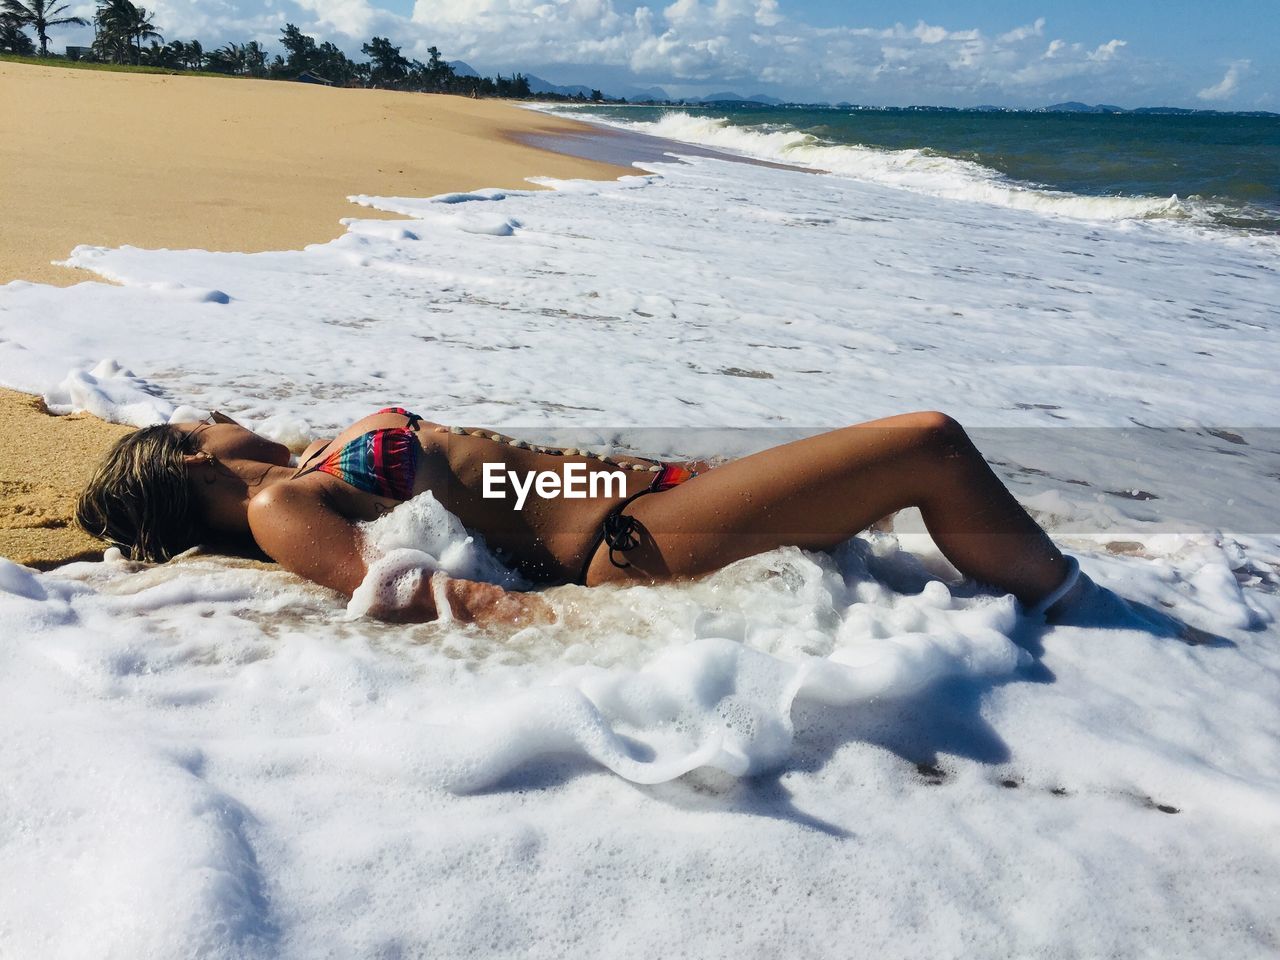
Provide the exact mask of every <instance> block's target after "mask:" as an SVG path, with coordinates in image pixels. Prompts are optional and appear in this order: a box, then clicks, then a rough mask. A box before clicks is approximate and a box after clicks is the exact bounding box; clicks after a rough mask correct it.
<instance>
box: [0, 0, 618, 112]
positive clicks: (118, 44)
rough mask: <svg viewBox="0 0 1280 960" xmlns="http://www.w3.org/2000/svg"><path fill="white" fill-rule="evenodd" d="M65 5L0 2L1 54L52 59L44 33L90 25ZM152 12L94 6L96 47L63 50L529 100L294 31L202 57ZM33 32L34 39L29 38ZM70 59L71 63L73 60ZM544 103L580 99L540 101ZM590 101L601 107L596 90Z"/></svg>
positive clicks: (388, 50) (378, 49) (442, 70)
mask: <svg viewBox="0 0 1280 960" xmlns="http://www.w3.org/2000/svg"><path fill="white" fill-rule="evenodd" d="M69 10H70V4H69V3H66V2H62V0H0V53H10V54H17V55H19V56H36V55H37V45H36V41H38V43H39V50H38V55H39V56H41V57H46V58H47V57H49V56H50V54H49V31H50V30H55V29H58V28H62V27H69V26H82V27H84V26H90V23H91V21H89V20H87V19H85V18H84V17H80V16H72V15H71V14H70V13H69ZM154 16H155V13H154V11H149V10H147V9H146V8H145V7H141V6H137V5H135V4H134V3H132V2H131V0H99V3H98V8H97V10H96V12H95V14H94V17H93V20H92V26H93V28H94V39H93V44H92V45H91V46H90V47H88V48H76V47H72V48H68V51H69V54H68V55H69V56H71V58H72V59H81V60H88V61H93V62H98V63H111V64H131V65H134V66H148V67H159V68H161V69H169V70H199V71H207V72H211V73H224V74H229V75H234V76H242V77H259V78H263V79H271V80H298V79H304V80H312V81H321V82H324V83H330V84H333V85H335V86H343V87H378V88H382V89H392V90H413V91H422V92H429V93H459V94H464V95H470V96H499V97H525V98H527V97H531V96H533V93H532V91H531V90H530V89H529V80H528V78H527V77H525V76H524V75H523V74H520V73H513V74H512V75H511V76H510V77H504V76H502V75H501V74H498V76H497V77H496V78H490V77H478V76H469V75H463V74H459V73H457V72H456V71H455V70H454V68H453V67H452V66H450V65H449V64H448V63H446V62H445V61H444V60H443V59H442V58H441V54H440V51H439V50H438V49H436V48H435V47H434V46H433V47H429V48H428V49H427V54H428V57H427V62H426V63H423V62H422V61H420V60H414V59H410V58H408V57H405V56H404V55H403V54H402V53H401V48H400V47H398V46H396V45H395V44H393V43H392V42H391V40H390V39H388V38H387V37H373V38H372V39H370V40H369V42H368V43H365V44H363V45H362V46H361V48H360V49H361V52H362V53H363V54H364V55H365V56H366V57H368V58H369V59H368V60H367V61H363V62H362V61H356V60H352V59H351V58H350V57H348V56H347V55H346V53H345V52H343V50H341V49H340V48H339V47H338V46H337V45H336V44H334V43H332V42H330V41H328V40H325V41H323V42H321V43H317V42H316V39H315V38H314V37H311V36H308V35H307V34H305V33H303V32H302V31H301V30H299V29H298V27H297V26H295V25H294V24H292V23H288V24H285V26H284V28H283V29H282V30H281V31H280V34H281V36H280V44H281V46H283V47H284V54H283V55H282V54H276V55H275V56H274V57H273V56H271V55H270V54H269V53H268V51H267V49H266V48H265V47H264V46H263V45H262V44H261V43H259V42H258V41H257V40H250V41H249V42H248V43H227V44H224V45H223V46H221V47H216V48H214V49H211V50H206V49H205V48H204V47H203V46H202V45H201V43H200V41H199V40H190V41H185V42H184V41H182V40H171V41H169V42H167V43H166V42H165V38H164V37H163V36H162V35H161V34H160V31H159V29H158V28H157V26H156V24H155V23H154V22H153V17H154ZM28 30H30V31H31V32H32V33H34V34H35V39H34V40H33V39H32V37H31V36H30V35H29V34H28V33H27V31H28ZM71 51H74V52H75V55H72V54H71ZM539 96H541V97H545V98H548V99H557V100H568V99H584V98H572V97H565V96H563V95H559V94H540V95H539ZM591 99H592V100H596V101H599V100H603V99H605V98H604V97H603V95H602V94H601V93H600V91H599V90H593V91H592V94H591Z"/></svg>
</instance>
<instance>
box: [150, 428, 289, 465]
mask: <svg viewBox="0 0 1280 960" xmlns="http://www.w3.org/2000/svg"><path fill="white" fill-rule="evenodd" d="M173 426H174V428H175V429H177V430H180V431H181V432H183V433H184V434H187V435H188V437H189V438H190V440H191V443H192V447H191V452H192V453H197V452H202V453H209V454H212V455H213V456H214V457H215V458H216V459H218V460H220V461H222V462H223V463H231V462H232V461H236V460H249V461H253V462H255V463H269V464H272V465H274V466H280V467H287V466H289V457H290V455H289V448H288V447H286V446H285V445H284V444H282V443H276V442H275V441H273V440H268V439H267V438H266V437H260V436H258V434H256V433H254V432H253V431H252V430H248V429H246V428H245V427H242V426H240V424H238V423H235V422H234V421H230V420H227V419H226V418H222V419H221V420H219V422H216V423H208V422H204V421H201V422H198V423H175V424H174V425H173Z"/></svg>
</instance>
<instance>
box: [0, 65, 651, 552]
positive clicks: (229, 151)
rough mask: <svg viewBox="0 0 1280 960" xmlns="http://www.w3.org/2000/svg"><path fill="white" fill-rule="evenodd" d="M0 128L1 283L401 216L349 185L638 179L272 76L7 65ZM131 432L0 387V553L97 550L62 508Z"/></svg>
mask: <svg viewBox="0 0 1280 960" xmlns="http://www.w3.org/2000/svg"><path fill="white" fill-rule="evenodd" d="M0 125H2V126H3V128H4V129H5V130H6V131H8V135H7V136H5V137H3V138H0V171H4V179H5V180H6V182H7V183H6V187H5V189H4V190H0V224H3V229H0V284H3V283H8V282H9V281H13V280H27V281H32V282H37V283H48V284H56V285H60V286H67V285H70V284H74V283H79V282H82V281H86V280H94V279H96V278H95V277H94V276H93V275H92V274H89V273H87V272H85V271H82V270H77V269H72V268H69V267H61V266H54V265H52V264H51V262H50V261H55V260H61V259H63V258H64V257H66V256H67V255H68V254H69V253H70V252H71V250H72V248H74V247H75V246H76V245H78V244H92V245H98V246H112V247H115V246H121V245H124V244H130V245H133V246H140V247H149V248H170V249H189V248H202V249H206V250H236V251H244V252H255V251H260V250H288V249H298V248H301V247H303V246H305V245H306V244H309V243H320V242H325V241H327V240H332V239H333V238H335V237H337V236H340V235H341V234H342V232H343V230H344V228H343V226H342V225H341V223H340V222H339V221H340V220H341V219H342V218H343V217H391V216H393V215H392V214H386V213H381V212H379V211H375V210H371V209H368V208H365V207H357V206H355V205H353V204H351V203H349V202H348V201H347V199H346V198H347V196H348V195H351V194H357V193H362V194H381V195H385V196H410V197H426V196H431V195H433V194H439V193H447V192H450V191H455V190H457V191H462V190H472V189H475V188H478V187H505V188H524V189H536V188H534V187H533V185H531V184H529V183H527V182H526V181H525V178H526V177H531V176H548V177H561V178H595V179H612V178H614V177H618V176H621V175H624V174H628V173H632V172H634V171H632V170H631V169H630V168H628V167H624V166H618V165H614V164H609V163H601V162H595V161H592V160H587V159H583V158H581V157H573V156H568V155H564V154H558V153H552V152H549V151H548V150H545V149H539V148H538V147H536V146H533V145H530V144H529V143H527V142H521V139H520V138H522V137H529V136H536V137H538V138H540V140H539V142H540V143H542V144H546V143H547V140H546V138H548V137H554V136H555V135H557V134H563V133H577V134H582V133H584V132H585V131H588V130H590V129H591V128H589V127H586V126H584V125H582V124H577V123H573V122H572V121H567V120H561V119H559V118H556V117H549V116H546V115H543V114H539V113H534V112H532V111H528V110H522V109H520V108H518V107H516V106H514V105H512V104H510V103H506V102H501V101H493V100H471V99H468V98H463V97H452V96H438V95H430V94H415V93H395V92H390V91H382V90H343V89H330V88H326V87H319V86H312V85H307V84H299V83H285V82H279V81H266V80H238V79H232V78H227V79H222V78H209V77H183V76H161V75H151V74H131V73H113V72H103V71H89V70H71V69H62V68H57V67H45V66H37V65H30V64H16V63H8V62H3V63H0ZM125 432H127V430H126V428H123V427H119V426H116V425H114V424H107V423H103V422H102V421H100V420H97V419H95V418H93V417H87V416H86V417H52V416H50V415H49V414H47V413H45V412H44V411H43V408H42V406H41V404H40V401H39V399H38V398H35V397H30V396H27V395H25V394H20V393H13V392H11V391H3V390H0V497H2V500H0V555H2V556H5V557H8V558H10V559H13V560H16V561H17V562H19V563H24V564H28V565H31V566H37V567H42V568H43V567H49V566H53V565H56V564H57V563H59V562H63V561H67V560H72V559H77V558H82V557H85V556H89V555H94V554H98V553H100V551H101V549H102V547H101V544H97V543H96V542H95V541H93V540H92V539H90V538H89V537H87V536H85V535H84V534H82V533H80V532H79V531H78V530H77V529H76V527H75V525H74V522H73V520H72V509H73V506H74V503H75V496H76V493H77V492H78V490H79V487H80V485H81V484H82V483H83V482H84V480H85V479H86V478H87V476H88V474H89V472H90V471H91V470H92V468H93V465H94V464H96V462H97V461H98V459H99V458H100V457H101V455H102V453H103V451H104V450H105V449H106V448H107V447H108V446H109V445H110V444H111V443H112V442H113V441H114V440H115V439H116V438H117V437H119V436H121V435H122V434H123V433H125Z"/></svg>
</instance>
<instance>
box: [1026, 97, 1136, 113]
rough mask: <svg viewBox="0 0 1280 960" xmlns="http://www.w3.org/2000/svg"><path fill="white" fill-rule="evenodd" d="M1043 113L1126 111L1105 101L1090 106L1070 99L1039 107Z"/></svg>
mask: <svg viewBox="0 0 1280 960" xmlns="http://www.w3.org/2000/svg"><path fill="white" fill-rule="evenodd" d="M1040 109H1041V112H1043V113H1126V112H1128V111H1126V110H1125V109H1124V107H1113V106H1111V105H1110V104H1107V103H1099V104H1097V105H1096V106H1091V105H1089V104H1087V103H1081V102H1080V101H1079V100H1070V101H1068V102H1066V103H1054V104H1050V105H1049V106H1047V107H1041V108H1040Z"/></svg>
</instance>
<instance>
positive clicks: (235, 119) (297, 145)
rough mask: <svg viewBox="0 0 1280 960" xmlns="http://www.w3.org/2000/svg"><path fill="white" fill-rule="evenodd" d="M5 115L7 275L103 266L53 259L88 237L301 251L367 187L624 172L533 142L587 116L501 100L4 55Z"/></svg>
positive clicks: (412, 189)
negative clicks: (546, 112)
mask: <svg viewBox="0 0 1280 960" xmlns="http://www.w3.org/2000/svg"><path fill="white" fill-rule="evenodd" d="M0 119H2V120H3V128H4V130H5V135H4V136H3V137H0V170H4V171H6V174H5V178H6V181H9V182H8V183H7V184H6V187H5V189H3V190H0V224H3V225H4V226H3V229H2V230H0V283H5V282H7V281H9V280H19V279H21V280H35V281H40V282H42V283H53V284H58V285H66V284H70V283H77V282H80V281H83V280H89V279H94V278H93V277H92V276H91V275H89V274H85V273H83V272H81V271H76V270H70V269H67V268H65V267H58V266H52V265H51V263H50V262H51V261H61V260H63V259H65V258H66V256H67V254H69V253H70V252H71V248H72V247H74V246H76V245H77V244H81V243H92V244H101V245H106V246H121V245H123V244H132V245H134V246H141V247H151V248H157V247H169V248H172V249H185V248H188V247H198V248H201V249H205V250H242V251H252V250H291V249H296V248H300V247H302V246H305V245H306V244H308V243H315V242H321V241H325V240H331V239H333V238H334V237H337V236H339V235H340V234H341V233H342V229H343V228H342V225H341V224H340V223H339V220H340V219H341V218H343V217H349V216H351V215H352V214H353V213H354V211H353V209H352V207H351V206H350V204H348V203H347V200H346V197H347V196H348V195H349V194H353V193H370V192H375V193H383V194H390V195H408V196H430V195H432V194H436V193H442V192H444V191H448V190H468V189H471V188H472V187H477V186H507V187H515V186H527V184H525V181H524V178H525V177H527V176H531V175H536V174H537V175H545V176H552V177H603V178H609V177H616V176H618V175H619V174H620V173H624V172H625V171H624V170H622V169H620V168H618V167H614V166H610V165H608V164H604V163H595V162H592V161H588V160H581V159H577V158H574V157H567V156H562V155H559V154H554V153H549V152H547V151H545V150H537V149H534V148H532V147H528V146H524V145H522V144H520V143H518V142H517V141H516V140H515V139H514V137H513V135H514V134H519V133H539V134H547V133H554V132H556V131H558V130H570V131H580V130H582V129H584V128H583V127H582V125H581V124H577V123H574V122H572V121H565V120H561V119H559V118H557V117H550V116H539V115H537V114H534V113H531V112H530V111H528V110H520V109H517V108H515V107H512V106H511V105H509V104H507V103H503V102H500V101H486V100H471V99H468V98H464V97H454V96H438V95H430V94H420V93H396V92H392V91H385V90H345V89H329V88H324V87H320V86H315V85H312V84H303V83H285V82H279V81H267V80H241V79H234V78H225V79H224V78H217V77H186V76H181V75H177V76H160V75H151V74H134V73H114V72H106V71H90V70H74V69H60V68H57V67H46V66H38V65H32V64H19V63H0ZM10 171H12V172H13V177H11V176H10V173H9V172H10ZM19 171H20V177H19V173H18V172H19ZM14 177H18V179H13V178H14Z"/></svg>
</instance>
